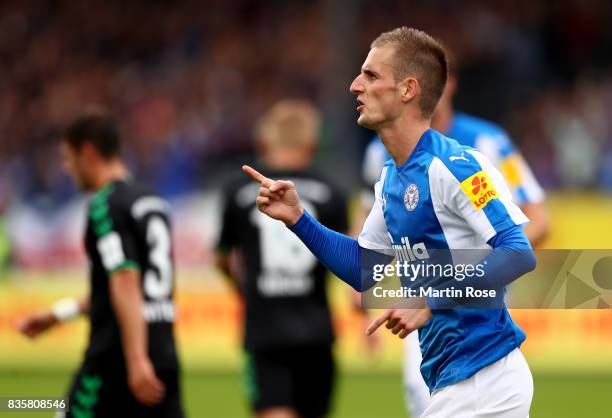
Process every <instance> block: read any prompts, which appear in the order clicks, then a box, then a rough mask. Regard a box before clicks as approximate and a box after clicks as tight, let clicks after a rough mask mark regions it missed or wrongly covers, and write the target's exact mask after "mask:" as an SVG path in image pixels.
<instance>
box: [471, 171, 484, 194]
mask: <svg viewBox="0 0 612 418" xmlns="http://www.w3.org/2000/svg"><path fill="white" fill-rule="evenodd" d="M472 186H474V188H473V189H472V194H473V195H478V193H479V192H480V188H481V187H482V189H483V190H486V188H487V180H486V179H485V178H484V176H481V177H474V178H473V179H472Z"/></svg>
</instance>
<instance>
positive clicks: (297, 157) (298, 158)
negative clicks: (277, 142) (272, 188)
mask: <svg viewBox="0 0 612 418" xmlns="http://www.w3.org/2000/svg"><path fill="white" fill-rule="evenodd" d="M262 163H263V165H264V166H265V167H266V168H267V169H269V170H274V171H302V170H305V169H307V168H308V167H309V166H310V157H309V156H305V155H304V153H290V152H288V153H278V154H274V153H272V154H269V155H267V156H265V157H264V158H263V159H262Z"/></svg>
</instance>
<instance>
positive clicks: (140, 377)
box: [94, 205, 165, 405]
mask: <svg viewBox="0 0 612 418" xmlns="http://www.w3.org/2000/svg"><path fill="white" fill-rule="evenodd" d="M108 207H109V209H108V212H107V213H106V216H105V217H101V220H102V223H101V225H102V226H107V227H106V228H101V227H99V228H96V227H94V230H95V231H96V233H98V232H97V231H98V230H100V233H99V236H98V238H97V241H96V247H97V249H98V252H99V254H100V258H101V261H102V265H103V267H104V269H105V270H106V273H107V277H108V280H109V283H108V289H109V297H110V301H111V306H112V309H113V313H114V314H115V317H116V319H117V324H118V326H119V330H120V332H121V345H122V349H123V354H124V358H125V362H126V366H127V383H128V387H129V389H130V391H131V392H132V394H133V395H134V397H135V398H136V399H137V400H138V401H139V402H141V403H142V404H145V405H154V404H156V403H159V402H160V401H161V399H162V398H163V397H164V391H165V388H164V385H163V383H162V382H161V381H160V380H159V379H158V378H157V376H156V375H155V370H154V368H153V365H152V362H151V359H150V358H149V354H148V335H147V329H148V327H147V323H146V321H145V318H144V313H143V304H144V295H143V293H142V280H141V266H140V264H139V262H138V260H139V259H140V257H139V254H140V251H139V249H138V244H137V239H136V236H135V233H134V228H133V222H135V220H134V218H133V217H132V214H131V212H130V211H129V210H125V209H124V208H122V207H119V206H116V205H109V206H108Z"/></svg>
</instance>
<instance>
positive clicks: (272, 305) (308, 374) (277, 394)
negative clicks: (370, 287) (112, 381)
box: [217, 100, 347, 418]
mask: <svg viewBox="0 0 612 418" xmlns="http://www.w3.org/2000/svg"><path fill="white" fill-rule="evenodd" d="M319 131H320V115H319V112H318V111H317V109H316V108H315V107H314V106H312V105H311V104H310V103H308V102H306V101H303V100H283V101H280V102H279V103H277V104H276V105H274V106H273V107H272V108H271V109H270V110H269V111H268V112H267V113H266V114H265V115H264V116H263V117H262V118H261V119H260V121H259V123H258V124H257V127H256V133H255V136H256V139H257V148H258V151H259V154H260V157H261V169H262V170H264V171H265V172H266V173H270V174H271V175H274V176H282V177H287V178H291V179H293V181H294V182H295V184H296V185H297V188H298V190H300V193H301V195H302V196H303V197H304V202H305V204H306V205H307V206H308V208H309V211H311V213H313V214H315V215H314V216H316V217H317V218H318V219H319V220H320V221H321V222H322V223H324V224H326V225H328V226H329V227H331V228H334V229H337V230H340V231H345V230H346V229H347V207H346V200H345V197H344V196H343V195H342V193H340V192H339V191H338V189H337V188H336V187H334V186H333V185H332V184H331V183H330V182H329V181H328V180H326V179H325V178H324V177H321V176H319V175H318V174H316V173H315V172H313V171H312V170H311V169H310V168H309V166H310V163H311V159H312V156H313V154H314V152H315V151H316V148H317V143H318V140H319ZM225 191H226V199H225V208H224V212H223V226H222V232H221V237H220V240H219V244H218V258H217V260H218V261H217V263H218V265H219V267H220V268H221V269H222V270H223V271H224V272H225V273H226V274H227V275H228V276H230V277H231V278H232V279H233V283H234V284H235V285H236V287H237V289H238V291H239V292H240V295H241V296H242V299H243V301H244V304H245V329H244V345H245V349H246V353H247V370H246V378H247V388H248V392H249V394H248V395H249V397H250V401H251V405H252V408H253V411H254V413H255V415H256V416H257V417H260V418H264V417H265V418H273V417H274V418H291V417H304V418H306V417H313V418H314V417H323V416H325V415H326V414H327V413H328V411H329V406H330V397H331V392H332V386H333V380H334V360H333V358H332V342H333V338H334V337H333V329H332V322H331V317H330V311H329V306H328V301H327V295H326V280H325V278H326V276H327V274H328V273H327V270H326V269H325V267H323V265H321V264H320V263H319V262H318V261H317V259H316V258H315V257H314V255H312V253H311V252H310V251H309V250H308V249H307V248H306V246H304V244H302V242H301V241H300V240H299V239H298V238H297V237H296V236H295V235H293V234H292V233H291V231H289V230H287V228H286V227H285V225H284V224H283V223H282V222H279V221H276V220H273V219H270V218H269V217H267V216H265V215H264V214H263V213H261V212H260V211H259V210H257V207H256V205H255V197H256V196H257V191H258V185H257V184H253V183H252V182H251V181H249V180H248V179H246V178H244V177H243V176H240V178H239V180H237V181H236V182H235V183H233V184H232V185H230V187H229V188H227V189H225ZM231 254H238V256H237V257H236V258H234V257H230V255H231ZM233 259H237V260H239V262H238V263H237V264H239V267H238V268H232V265H233V264H234V263H231V260H233Z"/></svg>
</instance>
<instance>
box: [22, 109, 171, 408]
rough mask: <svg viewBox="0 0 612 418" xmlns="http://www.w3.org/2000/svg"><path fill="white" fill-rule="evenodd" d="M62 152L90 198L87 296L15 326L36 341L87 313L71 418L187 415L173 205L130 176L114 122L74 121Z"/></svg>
mask: <svg viewBox="0 0 612 418" xmlns="http://www.w3.org/2000/svg"><path fill="white" fill-rule="evenodd" d="M62 151H63V157H64V163H65V167H66V169H67V171H68V172H69V174H70V175H71V176H72V177H73V179H74V180H75V182H76V183H77V185H78V186H79V187H80V188H81V189H82V190H83V191H85V192H93V193H94V194H93V196H92V197H91V200H90V202H89V211H88V215H87V231H86V234H85V247H86V251H87V255H88V258H89V262H90V271H91V274H90V277H91V284H90V289H91V291H90V295H89V296H87V297H84V298H82V299H81V300H80V301H77V300H70V299H69V300H64V301H61V302H58V303H57V304H56V305H54V308H53V309H52V310H51V311H49V312H45V313H41V314H33V315H31V316H30V317H28V318H25V319H24V320H23V321H22V322H21V324H20V325H19V328H20V330H21V332H22V333H24V334H25V335H27V336H29V337H32V338H33V337H36V336H37V335H39V334H40V333H42V332H43V331H46V330H47V329H49V328H51V327H52V326H54V325H55V324H57V323H59V322H61V321H65V320H68V319H70V318H73V317H76V316H78V315H80V314H88V315H89V318H90V322H91V332H90V336H89V344H88V347H87V351H86V353H85V359H84V362H83V364H82V366H81V368H80V370H79V371H78V373H77V374H76V377H75V378H74V381H73V383H72V387H71V389H70V392H69V405H70V409H69V411H68V412H67V413H66V415H65V416H67V417H74V418H79V417H112V416H126V417H128V416H129V417H172V418H174V417H182V416H183V413H182V409H181V403H180V392H179V381H178V380H179V376H178V360H177V355H176V348H175V344H174V336H173V323H174V312H175V311H174V302H173V291H174V268H173V259H172V257H173V256H172V241H171V235H170V223H169V215H168V205H167V203H166V202H165V201H164V200H162V199H161V198H160V197H159V196H157V195H156V194H155V193H154V192H153V191H152V190H150V189H149V188H148V187H145V186H143V185H141V184H139V183H137V182H135V181H134V180H133V179H132V178H131V177H130V175H129V173H128V171H127V169H126V167H125V166H124V164H123V162H122V160H121V157H120V140H119V134H118V129H117V127H116V124H115V122H114V120H113V119H112V118H110V117H109V116H106V115H104V114H102V113H91V114H90V113H88V114H85V115H83V116H81V117H79V118H78V119H76V120H75V121H74V122H73V123H72V124H71V125H70V126H69V127H68V128H67V130H66V131H65V134H64V136H63V140H62Z"/></svg>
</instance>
